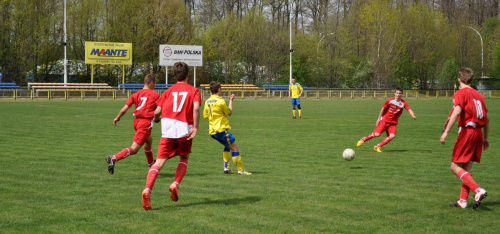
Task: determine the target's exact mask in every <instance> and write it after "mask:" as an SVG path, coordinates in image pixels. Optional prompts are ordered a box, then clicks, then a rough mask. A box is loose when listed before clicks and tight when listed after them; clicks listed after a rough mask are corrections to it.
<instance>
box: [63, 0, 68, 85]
mask: <svg viewBox="0 0 500 234" xmlns="http://www.w3.org/2000/svg"><path fill="white" fill-rule="evenodd" d="M67 40H68V36H67V32H66V0H64V42H63V45H64V83H65V84H66V83H68V72H67V71H66V63H67V62H66V61H67V60H66V46H67V43H66V41H67Z"/></svg>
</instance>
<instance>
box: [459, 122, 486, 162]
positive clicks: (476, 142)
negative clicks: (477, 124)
mask: <svg viewBox="0 0 500 234" xmlns="http://www.w3.org/2000/svg"><path fill="white" fill-rule="evenodd" d="M482 152H483V131H482V130H481V128H462V130H461V131H460V132H459V133H458V137H457V141H455V146H453V155H452V156H453V157H452V159H451V161H452V162H454V163H468V162H470V161H476V162H477V163H480V162H481V153H482Z"/></svg>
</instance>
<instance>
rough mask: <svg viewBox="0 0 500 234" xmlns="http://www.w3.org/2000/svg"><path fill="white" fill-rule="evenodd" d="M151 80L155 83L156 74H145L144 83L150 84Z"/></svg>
mask: <svg viewBox="0 0 500 234" xmlns="http://www.w3.org/2000/svg"><path fill="white" fill-rule="evenodd" d="M151 82H155V83H156V76H155V75H153V74H147V75H146V77H144V84H150V83H151Z"/></svg>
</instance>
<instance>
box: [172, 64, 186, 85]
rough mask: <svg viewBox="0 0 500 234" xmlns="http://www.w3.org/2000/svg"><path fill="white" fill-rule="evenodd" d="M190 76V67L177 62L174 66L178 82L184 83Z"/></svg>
mask: <svg viewBox="0 0 500 234" xmlns="http://www.w3.org/2000/svg"><path fill="white" fill-rule="evenodd" d="M188 74H189V66H188V65H187V64H186V63H184V62H176V63H175V64H174V77H175V78H176V79H177V81H183V80H185V79H186V78H187V76H188Z"/></svg>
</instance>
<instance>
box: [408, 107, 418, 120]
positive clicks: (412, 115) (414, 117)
mask: <svg viewBox="0 0 500 234" xmlns="http://www.w3.org/2000/svg"><path fill="white" fill-rule="evenodd" d="M408 112H410V115H411V117H412V118H413V119H414V120H416V119H417V116H415V113H413V111H412V110H411V109H409V110H408Z"/></svg>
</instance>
